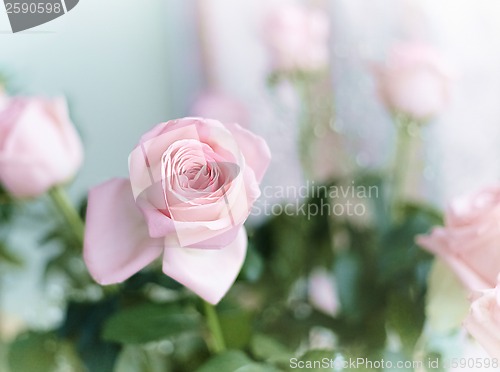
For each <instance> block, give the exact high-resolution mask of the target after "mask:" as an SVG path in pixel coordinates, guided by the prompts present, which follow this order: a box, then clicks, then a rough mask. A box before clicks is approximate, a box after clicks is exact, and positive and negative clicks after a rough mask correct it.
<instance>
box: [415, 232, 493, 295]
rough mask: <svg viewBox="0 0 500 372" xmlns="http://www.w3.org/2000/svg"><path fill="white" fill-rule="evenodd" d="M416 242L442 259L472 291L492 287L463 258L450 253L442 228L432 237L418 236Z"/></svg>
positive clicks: (433, 233)
mask: <svg viewBox="0 0 500 372" xmlns="http://www.w3.org/2000/svg"><path fill="white" fill-rule="evenodd" d="M416 242H417V244H418V245H419V246H421V247H423V248H425V249H427V250H428V251H429V252H431V253H433V254H435V255H438V256H439V257H441V258H442V259H443V260H444V261H445V262H446V263H447V264H448V265H449V266H450V267H451V268H452V269H453V271H454V272H455V274H456V275H457V276H458V277H459V278H460V280H461V281H462V282H463V283H464V284H465V285H466V286H467V287H468V288H469V289H470V290H472V291H477V290H481V289H485V288H489V287H490V284H489V283H488V282H487V280H486V279H485V278H483V277H481V276H480V275H478V274H477V273H476V272H475V271H474V270H472V269H471V268H470V267H469V266H467V265H466V264H465V263H464V261H463V258H461V257H459V256H458V255H455V254H453V252H450V251H449V249H448V248H447V244H448V243H447V240H446V232H445V231H444V230H443V229H442V228H435V229H434V230H433V231H432V233H431V235H419V236H417V238H416Z"/></svg>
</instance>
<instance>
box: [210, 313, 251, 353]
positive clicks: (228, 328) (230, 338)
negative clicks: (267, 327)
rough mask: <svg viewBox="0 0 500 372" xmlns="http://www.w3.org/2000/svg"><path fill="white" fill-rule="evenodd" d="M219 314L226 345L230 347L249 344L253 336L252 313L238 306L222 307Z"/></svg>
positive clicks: (241, 346) (237, 347) (242, 346)
mask: <svg viewBox="0 0 500 372" xmlns="http://www.w3.org/2000/svg"><path fill="white" fill-rule="evenodd" d="M218 314H219V321H220V326H221V328H222V334H223V335H224V340H225V341H226V346H227V347H228V348H229V349H243V348H244V347H245V346H247V345H248V343H249V342H250V338H251V336H252V320H253V317H252V314H251V313H250V312H248V311H245V310H242V309H238V308H230V309H221V310H220V311H219V312H218Z"/></svg>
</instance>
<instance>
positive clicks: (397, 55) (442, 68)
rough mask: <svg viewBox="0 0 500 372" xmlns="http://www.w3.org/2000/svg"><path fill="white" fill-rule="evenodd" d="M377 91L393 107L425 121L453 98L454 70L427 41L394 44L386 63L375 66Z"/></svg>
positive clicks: (441, 109)
mask: <svg viewBox="0 0 500 372" xmlns="http://www.w3.org/2000/svg"><path fill="white" fill-rule="evenodd" d="M375 75H376V78H377V83H378V93H379V96H380V98H381V99H382V101H383V103H384V104H385V105H386V106H387V107H388V108H389V109H391V110H393V111H395V112H399V113H403V114H406V115H408V116H410V117H412V118H413V119H415V120H420V121H425V120H428V119H431V118H432V117H434V116H436V115H438V114H439V113H441V112H442V111H443V110H444V109H445V107H446V106H447V105H448V102H449V100H450V84H451V76H452V70H451V68H450V67H449V66H447V65H446V63H445V62H444V61H443V59H442V57H441V56H440V55H439V54H438V52H437V51H435V50H434V49H432V48H431V47H430V46H428V45H424V44H419V43H402V44H397V45H395V46H394V47H393V48H392V49H391V51H390V53H389V56H388V58H387V60H386V63H385V65H383V66H376V67H375Z"/></svg>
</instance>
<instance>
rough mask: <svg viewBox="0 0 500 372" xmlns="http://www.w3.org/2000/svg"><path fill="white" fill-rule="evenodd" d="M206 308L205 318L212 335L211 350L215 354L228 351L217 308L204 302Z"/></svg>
mask: <svg viewBox="0 0 500 372" xmlns="http://www.w3.org/2000/svg"><path fill="white" fill-rule="evenodd" d="M203 305H204V307H205V316H206V318H207V325H208V329H209V330H210V335H211V338H212V339H211V348H212V351H213V352H214V353H215V354H219V353H222V352H224V351H225V350H226V343H225V342H224V336H223V335H222V329H221V327H220V322H219V317H218V316H217V311H216V310H215V307H214V306H213V305H211V304H209V303H208V302H206V301H203Z"/></svg>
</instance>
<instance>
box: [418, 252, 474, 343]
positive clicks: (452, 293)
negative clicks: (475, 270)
mask: <svg viewBox="0 0 500 372" xmlns="http://www.w3.org/2000/svg"><path fill="white" fill-rule="evenodd" d="M426 302H427V304H426V314H427V319H428V322H429V325H430V326H431V329H433V330H434V331H437V332H441V333H448V332H450V331H452V330H454V329H456V328H458V327H460V324H461V323H462V321H463V320H464V319H465V317H466V315H467V313H468V312H469V308H470V302H469V300H468V294H467V291H466V290H465V288H464V286H463V285H462V283H461V282H460V280H459V279H458V278H457V276H456V275H455V273H454V272H453V271H452V270H451V269H450V268H449V267H448V266H446V265H445V264H444V263H443V262H442V261H441V260H440V259H437V260H435V261H434V265H433V267H432V270H431V273H430V275H429V291H428V293H427V301H426Z"/></svg>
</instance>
